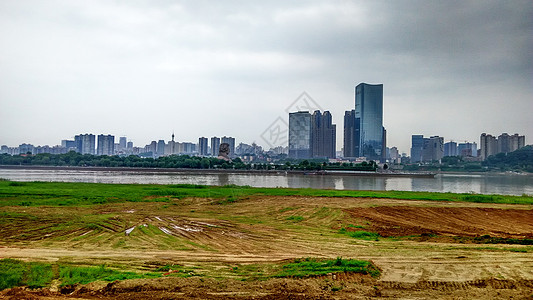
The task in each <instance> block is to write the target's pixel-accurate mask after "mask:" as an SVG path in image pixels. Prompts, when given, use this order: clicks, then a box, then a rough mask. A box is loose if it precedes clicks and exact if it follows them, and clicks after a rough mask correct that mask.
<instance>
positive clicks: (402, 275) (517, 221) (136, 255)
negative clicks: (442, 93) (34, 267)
mask: <svg viewBox="0 0 533 300" xmlns="http://www.w3.org/2000/svg"><path fill="white" fill-rule="evenodd" d="M176 201H177V200H176ZM532 209H533V208H532V207H531V206H527V205H504V204H501V205H500V204H476V203H446V202H431V201H408V200H394V199H354V198H316V197H267V196H257V197H251V198H248V199H242V200H239V201H238V202H236V203H232V204H229V205H217V204H216V203H214V201H213V200H209V199H186V200H180V202H176V203H175V205H169V204H168V203H163V204H162V203H120V204H113V205H101V206H96V207H85V208H84V207H76V208H73V207H61V208H53V207H9V208H5V210H9V211H10V212H21V213H22V212H24V213H29V214H31V215H34V216H38V218H37V219H36V218H27V219H24V218H20V219H16V220H14V221H13V226H11V227H9V228H1V229H0V258H16V259H22V260H26V261H48V262H54V263H69V264H79V265H98V264H106V265H110V266H116V268H123V269H127V270H134V271H140V272H145V271H150V270H153V269H154V266H160V265H165V264H179V265H181V266H183V267H184V268H190V269H194V270H196V272H198V275H200V276H198V277H190V278H176V277H164V278H159V279H150V280H148V279H135V280H124V281H117V282H94V283H90V284H87V285H78V286H67V287H62V288H59V287H57V286H55V287H53V288H50V289H41V290H35V291H31V290H27V289H25V288H14V289H8V290H4V291H1V292H0V299H128V300H129V299H133V300H134V299H369V298H376V299H385V298H387V299H391V298H392V299H510V298H513V299H533V298H532V297H533V255H532V253H533V252H532V251H533V247H531V246H522V245H505V244H497V245H493V244H491V245H479V244H459V243H457V242H453V239H449V240H438V239H437V240H425V241H415V240H404V239H400V240H394V239H380V240H378V241H367V240H357V239H353V238H350V237H348V236H347V235H343V234H340V233H338V230H339V228H341V227H346V228H347V227H348V225H349V224H353V225H358V226H360V227H361V228H357V229H351V230H365V231H372V232H377V233H379V234H380V235H381V236H386V237H398V236H410V235H423V234H436V235H442V236H448V237H476V236H482V235H491V236H493V237H501V238H518V239H521V238H532V237H533V210H532ZM72 215H76V216H87V215H90V216H91V219H90V220H92V221H91V222H96V221H97V219H96V218H95V217H94V216H110V217H109V218H107V219H102V220H103V221H99V223H98V224H99V226H100V227H98V229H94V228H92V227H87V226H85V224H83V222H81V223H80V225H79V226H78V227H76V226H77V225H76V224H77V223H76V222H74V221H72V220H71V219H69V216H72ZM291 216H301V217H302V220H301V221H294V219H291V218H290V217H291ZM65 224H67V225H68V226H67V225H65ZM69 224H70V225H69ZM72 224H74V225H72ZM133 227H135V229H134V230H132V231H130V232H129V233H128V234H126V230H128V229H130V228H133ZM50 228H53V230H51V229H50ZM350 228H353V227H350ZM148 229H150V230H152V231H149V230H148ZM339 256H340V257H344V258H356V259H366V260H371V261H373V263H374V264H376V265H377V266H378V267H379V268H380V269H381V270H382V274H381V276H380V277H379V278H372V277H370V276H366V275H360V274H345V273H342V274H330V275H328V276H322V277H314V278H305V279H295V278H283V279H268V280H250V279H246V278H242V277H239V276H238V275H237V274H235V273H233V272H232V271H231V270H232V267H233V266H247V265H251V264H258V265H261V264H268V263H279V262H281V261H283V260H285V259H292V258H298V257H323V258H335V257H339ZM243 280H244V281H243Z"/></svg>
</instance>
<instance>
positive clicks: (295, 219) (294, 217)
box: [285, 216, 304, 222]
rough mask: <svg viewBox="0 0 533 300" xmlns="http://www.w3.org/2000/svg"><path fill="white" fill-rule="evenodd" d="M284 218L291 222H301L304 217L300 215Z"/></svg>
mask: <svg viewBox="0 0 533 300" xmlns="http://www.w3.org/2000/svg"><path fill="white" fill-rule="evenodd" d="M285 220H287V221H293V222H301V221H303V220H304V217H302V216H290V217H287V218H285Z"/></svg>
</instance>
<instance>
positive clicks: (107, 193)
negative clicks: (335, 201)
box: [0, 181, 533, 206]
mask: <svg viewBox="0 0 533 300" xmlns="http://www.w3.org/2000/svg"><path fill="white" fill-rule="evenodd" d="M252 195H267V196H308V197H361V198H389V199H406V200H429V201H462V202H477V203H507V204H530V205H531V204H533V197H531V196H528V195H523V196H508V195H482V194H454V193H434V192H405V191H345V190H318V189H290V188H252V187H249V186H235V185H226V186H209V187H208V186H203V185H191V184H172V185H155V184H102V183H73V182H14V181H0V206H79V205H101V204H113V203H122V202H169V201H170V199H169V198H170V197H172V198H175V199H183V198H209V199H218V200H220V201H219V202H218V203H215V204H220V205H228V204H232V203H235V202H237V201H238V200H239V199H242V198H245V197H247V196H252Z"/></svg>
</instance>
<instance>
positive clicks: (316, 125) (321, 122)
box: [311, 110, 337, 158]
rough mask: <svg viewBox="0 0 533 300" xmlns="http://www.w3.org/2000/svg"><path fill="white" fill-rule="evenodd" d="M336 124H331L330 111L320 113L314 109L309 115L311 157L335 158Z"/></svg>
mask: <svg viewBox="0 0 533 300" xmlns="http://www.w3.org/2000/svg"><path fill="white" fill-rule="evenodd" d="M336 133H337V129H336V125H335V124H332V118H331V113H330V112H329V111H325V112H324V114H321V113H320V111H319V110H316V111H315V112H314V113H313V115H312V116H311V154H312V157H317V158H318V157H321V158H323V157H325V158H335V157H336V153H335V148H336Z"/></svg>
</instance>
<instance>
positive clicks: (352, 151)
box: [343, 110, 359, 158]
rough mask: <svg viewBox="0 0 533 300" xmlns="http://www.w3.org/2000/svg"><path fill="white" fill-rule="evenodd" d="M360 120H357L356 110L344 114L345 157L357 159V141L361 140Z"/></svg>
mask: <svg viewBox="0 0 533 300" xmlns="http://www.w3.org/2000/svg"><path fill="white" fill-rule="evenodd" d="M358 121H359V120H357V121H356V119H355V110H348V111H346V112H344V147H343V156H344V157H352V158H353V157H357V156H358V155H359V148H358V144H357V143H356V140H359V122H358Z"/></svg>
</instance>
